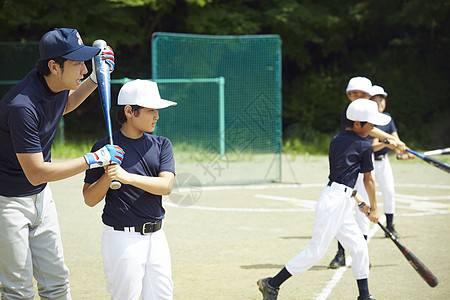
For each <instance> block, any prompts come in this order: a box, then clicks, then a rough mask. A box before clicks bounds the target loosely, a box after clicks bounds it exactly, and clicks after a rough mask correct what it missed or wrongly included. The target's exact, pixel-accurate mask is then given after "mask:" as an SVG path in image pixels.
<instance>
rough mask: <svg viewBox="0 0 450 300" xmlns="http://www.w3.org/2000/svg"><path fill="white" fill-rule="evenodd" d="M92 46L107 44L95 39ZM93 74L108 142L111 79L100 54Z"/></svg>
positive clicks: (115, 183) (113, 186)
mask: <svg viewBox="0 0 450 300" xmlns="http://www.w3.org/2000/svg"><path fill="white" fill-rule="evenodd" d="M92 46H93V47H97V48H100V49H103V48H105V47H107V46H108V44H106V42H105V41H104V40H96V41H94V43H93V44H92ZM94 64H95V75H96V76H97V83H98V92H99V94H100V102H101V104H102V109H103V116H104V117H105V124H106V133H107V134H108V138H109V143H110V144H111V145H113V144H114V142H113V134H112V123H111V79H110V77H109V73H110V72H109V66H108V64H107V63H106V62H105V60H104V59H103V58H102V57H101V54H100V53H99V54H97V55H96V56H94ZM121 186H122V185H121V183H120V182H119V181H113V182H111V185H110V186H109V187H110V188H111V189H112V190H117V189H119V188H120V187H121Z"/></svg>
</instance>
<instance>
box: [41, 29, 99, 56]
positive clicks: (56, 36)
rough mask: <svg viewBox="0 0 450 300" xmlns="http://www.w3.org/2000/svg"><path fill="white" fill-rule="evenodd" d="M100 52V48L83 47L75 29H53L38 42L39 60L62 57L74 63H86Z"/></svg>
mask: <svg viewBox="0 0 450 300" xmlns="http://www.w3.org/2000/svg"><path fill="white" fill-rule="evenodd" d="M99 52H100V48H96V47H90V46H85V45H84V44H83V40H82V39H81V36H80V34H79V33H78V31H77V30H76V29H70V28H55V29H53V30H51V31H49V32H47V33H46V34H44V36H43V37H42V38H41V41H40V42H39V53H40V55H41V58H40V60H47V59H52V58H56V57H62V58H65V59H70V60H74V61H86V60H90V59H91V58H93V57H94V56H95V55H97V54H98V53H99Z"/></svg>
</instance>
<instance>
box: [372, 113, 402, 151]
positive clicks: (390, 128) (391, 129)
mask: <svg viewBox="0 0 450 300" xmlns="http://www.w3.org/2000/svg"><path fill="white" fill-rule="evenodd" d="M383 114H385V115H388V116H390V117H391V115H390V114H388V113H386V112H384V113H383ZM375 127H377V128H379V129H381V130H383V131H384V132H386V133H389V134H392V133H393V132H397V127H396V126H395V123H394V119H392V117H391V121H390V122H389V123H387V124H386V125H375ZM388 151H389V148H388V147H384V148H383V149H381V150H379V151H377V152H375V153H374V155H375V156H379V155H384V154H386V153H388Z"/></svg>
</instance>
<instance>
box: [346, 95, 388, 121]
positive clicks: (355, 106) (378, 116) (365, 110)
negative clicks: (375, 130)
mask: <svg viewBox="0 0 450 300" xmlns="http://www.w3.org/2000/svg"><path fill="white" fill-rule="evenodd" d="M346 115H347V119H349V120H351V121H360V122H369V123H372V124H374V125H386V124H387V123H389V122H390V121H391V117H390V116H388V115H385V114H382V113H379V112H378V105H377V103H376V102H375V101H372V100H368V99H357V100H355V101H353V102H352V103H350V104H349V106H348V108H347V114H346Z"/></svg>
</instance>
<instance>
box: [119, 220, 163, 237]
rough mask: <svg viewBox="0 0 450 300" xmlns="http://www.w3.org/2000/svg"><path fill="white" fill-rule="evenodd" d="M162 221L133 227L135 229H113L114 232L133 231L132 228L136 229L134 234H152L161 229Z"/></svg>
mask: <svg viewBox="0 0 450 300" xmlns="http://www.w3.org/2000/svg"><path fill="white" fill-rule="evenodd" d="M161 226H162V220H159V221H156V222H147V223H144V224H142V225H138V226H133V227H113V228H114V230H118V231H131V230H130V229H131V228H134V232H140V233H141V234H150V233H153V232H156V231H158V230H160V229H161Z"/></svg>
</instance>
